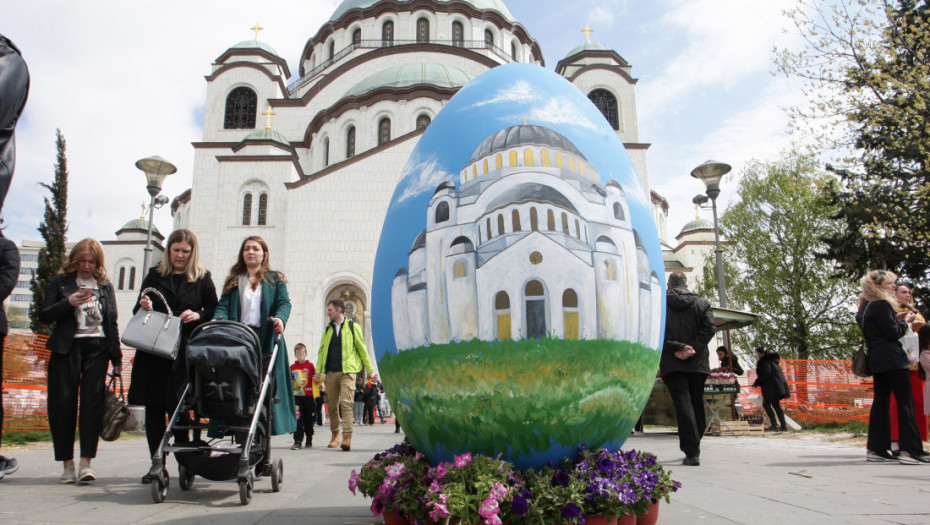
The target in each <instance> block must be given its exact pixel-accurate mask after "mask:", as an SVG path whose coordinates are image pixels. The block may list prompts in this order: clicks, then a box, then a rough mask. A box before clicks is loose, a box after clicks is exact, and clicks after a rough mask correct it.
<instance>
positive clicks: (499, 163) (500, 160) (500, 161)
mask: <svg viewBox="0 0 930 525" xmlns="http://www.w3.org/2000/svg"><path fill="white" fill-rule="evenodd" d="M494 166H495V167H496V168H497V169H501V168H503V167H504V157H502V156H501V154H500V153H498V154H497V155H494Z"/></svg>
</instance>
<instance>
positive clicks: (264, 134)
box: [239, 129, 291, 148]
mask: <svg viewBox="0 0 930 525" xmlns="http://www.w3.org/2000/svg"><path fill="white" fill-rule="evenodd" d="M266 140H270V141H271V142H277V143H278V144H281V145H283V146H287V147H288V148H290V147H291V143H290V141H288V140H287V137H285V136H284V135H282V134H280V133H278V132H277V131H275V130H273V129H256V130H255V131H253V132H251V133H249V134H248V135H246V136H245V138H244V139H242V142H240V143H239V145H240V146H241V145H242V144H243V143H245V142H255V141H266Z"/></svg>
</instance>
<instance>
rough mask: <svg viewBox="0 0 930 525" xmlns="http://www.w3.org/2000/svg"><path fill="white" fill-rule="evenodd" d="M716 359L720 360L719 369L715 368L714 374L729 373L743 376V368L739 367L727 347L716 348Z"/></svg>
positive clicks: (737, 361) (737, 360)
mask: <svg viewBox="0 0 930 525" xmlns="http://www.w3.org/2000/svg"><path fill="white" fill-rule="evenodd" d="M717 359H719V360H720V368H715V369H714V371H715V372H730V373H732V374H736V375H738V376H741V375H743V367H741V366H740V365H739V359H737V358H736V356H735V355H733V353H732V352H730V351H729V350H727V347H725V346H718V347H717Z"/></svg>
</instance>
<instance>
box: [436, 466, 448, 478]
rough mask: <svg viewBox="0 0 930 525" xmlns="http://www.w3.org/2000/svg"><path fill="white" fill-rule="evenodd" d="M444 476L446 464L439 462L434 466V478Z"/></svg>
mask: <svg viewBox="0 0 930 525" xmlns="http://www.w3.org/2000/svg"><path fill="white" fill-rule="evenodd" d="M444 477H446V464H445V463H440V464H439V465H437V466H436V479H442V478H444Z"/></svg>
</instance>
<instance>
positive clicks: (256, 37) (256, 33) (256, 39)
mask: <svg viewBox="0 0 930 525" xmlns="http://www.w3.org/2000/svg"><path fill="white" fill-rule="evenodd" d="M249 29H251V30H252V31H255V41H256V42H258V32H259V31H261V30H262V29H265V28H264V27H262V26H260V25H258V22H255V25H254V26H252V27H250V28H249Z"/></svg>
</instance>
